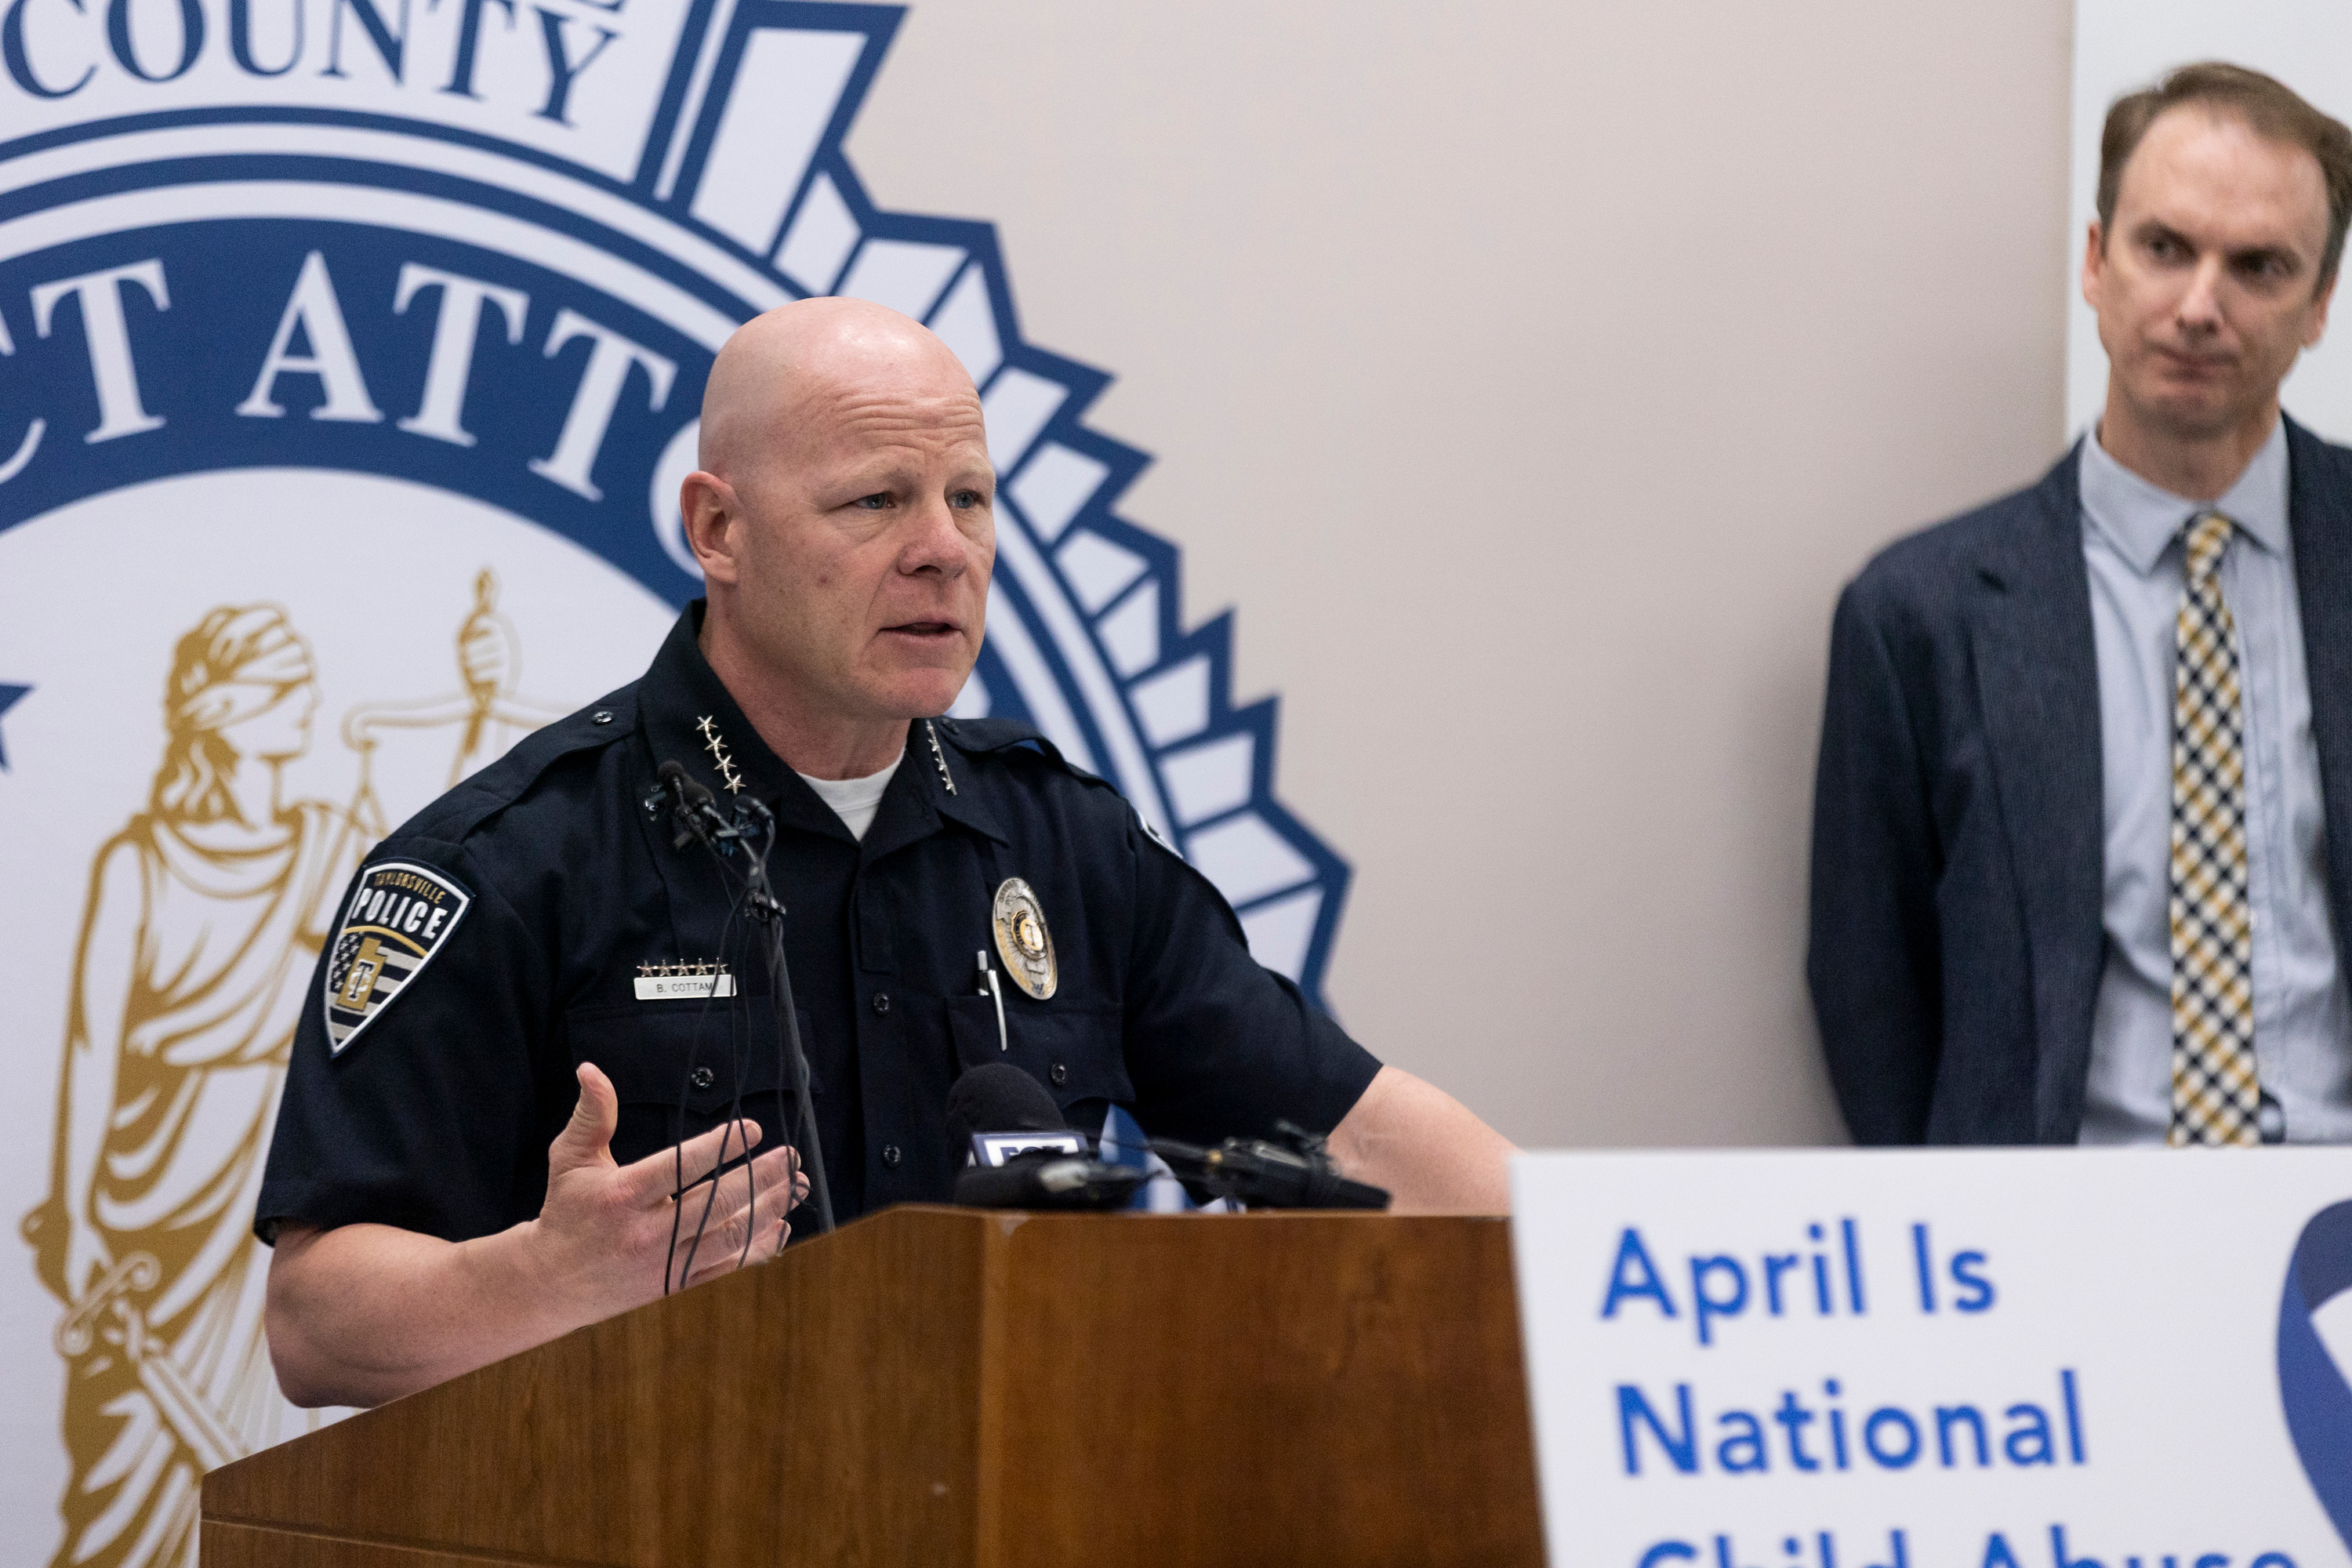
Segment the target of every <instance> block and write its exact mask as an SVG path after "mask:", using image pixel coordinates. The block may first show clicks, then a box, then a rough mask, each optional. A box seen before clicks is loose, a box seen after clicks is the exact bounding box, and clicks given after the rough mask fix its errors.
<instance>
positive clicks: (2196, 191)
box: [2083, 103, 2334, 441]
mask: <svg viewBox="0 0 2352 1568" xmlns="http://www.w3.org/2000/svg"><path fill="white" fill-rule="evenodd" d="M2326 239H2327V190H2326V184H2325V183H2324V181H2323V180H2322V178H2321V175H2320V172H2319V161H2318V160H2317V159H2315V158H2314V157H2313V156H2312V155H2311V154H2310V153H2307V152H2305V151H2304V150H2303V149H2302V148H2300V147H2296V146H2294V145H2292V144H2291V143H2288V142H2273V141H2269V140H2267V139H2265V138H2263V137H2262V136H2259V135H2257V134H2256V133H2255V132H2253V130H2252V128H2251V127H2249V126H2248V125H2247V124H2246V123H2245V122H2244V121H2242V120H2240V119H2238V118H2237V117H2236V116H2234V115H2232V114H2229V113H2227V112H2215V111H2212V110H2208V109H2207V108H2206V107H2205V106H2202V105H2199V104H2193V103H2192V104H2183V105H2181V106H2179V107H2178V108H2174V109H2170V110H2166V111H2165V112H2164V113H2162V114H2160V115H2158V117H2157V119H2156V121H2155V123H2154V124H2152V125H2150V126H2149V127H2148V128H2147V133H2146V134H2145V135H2144V136H2142V137H2141V139H2140V143H2139V146H2138V147H2137V149H2136V150H2135V151H2134V152H2133V153H2132V155H2131V159H2130V161H2129V162H2127V163H2126V164H2125V165H2124V174H2123V180H2122V184H2121V186H2120V188H2119V189H2118V190H2117V192H2116V210H2115V215H2114V217H2113V220H2112V223H2111V226H2110V227H2109V228H2108V230H2107V232H2105V234H2102V233H2101V232H2100V229H2099V226H2098V225H2097V224H2095V223H2094V224H2093V225H2092V226H2091V239H2090V246H2089V248H2088V251H2087V253H2086V254H2085V255H2084V259H2083V297H2084V299H2085V300H2089V301H2090V303H2091V306H2092V308H2093V309H2094V310H2096V311H2097V312H2098V315H2099V342H2101V343H2102V344H2103V345H2105V348H2106V351H2107V363H2108V367H2109V391H2110V395H2111V396H2113V397H2118V398H2120V399H2121V400H2122V401H2123V402H2124V404H2125V405H2126V412H2127V413H2128V414H2129V416H2131V417H2132V418H2133V419H2135V420H2136V421H2137V422H2138V423H2139V424H2141V425H2142V426H2145V427H2146V428H2147V430H2148V431H2149V432H2150V433H2151V434H2154V435H2158V436H2160V437H2170V438H2173V439H2178V440H2188V441H2194V440H2203V439H2210V438H2213V437H2219V436H2221V435H2223V434H2226V433H2227V432H2230V431H2231V430H2235V429H2239V428H2242V427H2243V426H2245V425H2247V424H2248V423H2249V422H2251V421H2253V420H2256V419H2262V420H2265V421H2266V420H2267V418H2268V417H2269V414H2270V410H2271V408H2272V406H2273V402H2274V400H2275V398H2276V397H2277V395H2278V385H2279V383H2280V382H2282V381H2284V379H2285V378H2286V374H2287V372H2288V371H2289V370H2292V369H2293V368H2294V360H2295V355H2296V354H2297V353H2300V352H2301V351H2302V350H2304V349H2305V348H2308V347H2310V346H2311V345H2313V344H2315V343H2316V342H2318V341H2319V335H2320V333H2321V332H2322V331H2324V330H2325V329H2326V325H2327V300H2328V296H2329V294H2330V293H2332V292H2333V290H2334V285H2333V280H2332V279H2331V281H2330V285H2329V288H2328V289H2324V290H2323V289H2318V288H2317V284H2318V280H2319V264H2320V258H2321V254H2322V252H2323V250H2324V248H2325V247H2326Z"/></svg>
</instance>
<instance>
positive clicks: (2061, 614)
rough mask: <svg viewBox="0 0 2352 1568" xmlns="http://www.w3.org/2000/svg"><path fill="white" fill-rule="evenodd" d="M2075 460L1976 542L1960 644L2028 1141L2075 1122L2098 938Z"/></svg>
mask: <svg viewBox="0 0 2352 1568" xmlns="http://www.w3.org/2000/svg"><path fill="white" fill-rule="evenodd" d="M2079 458H2080V448H2079V447H2078V448H2077V449H2076V450H2075V451H2073V452H2069V453H2068V454H2067V455H2066V457H2065V458H2063V460H2061V461H2060V463H2059V464H2058V466H2057V467H2056V468H2053V469H2052V470H2051V471H2050V473H2049V475H2048V477H2047V478H2045V479H2043V480H2042V483H2041V485H2040V486H2038V487H2037V488H2036V489H2035V490H2034V492H2033V500H2034V502H2035V504H2034V505H2033V506H2032V507H2031V508H2029V509H2026V510H2024V511H2022V512H2021V514H2019V516H2018V519H2017V521H2016V523H2015V525H2013V526H2012V527H2011V528H2010V529H2009V530H2007V531H2005V532H2004V533H2002V534H2001V535H1999V536H1997V537H1996V538H1994V539H1992V540H1990V541H1988V542H1987V544H1986V548H1985V550H1984V552H1983V554H1982V555H1981V557H1980V558H1979V562H1978V566H1977V582H1976V584H1974V588H1975V590H1976V591H1975V594H1974V595H1973V602H1972V605H1971V609H1972V612H1973V613H1972V616H1971V622H1972V624H1971V638H1970V642H1971V647H1972V650H1973V652H1974V655H1975V662H1976V675H1977V695H1978V700H1979V702H1980V703H1981V704H1982V705H1983V712H1984V725H1985V735H1986V740H1987V743H1988V745H1989V746H1990V751H1991V757H1992V773H1993V779H1994V784H1995V788H1996V791H1997V794H1998V796H1999V799H2000V814H2001V825H2002V826H2003V827H2004V828H2005V829H2006V831H2007V835H2008V838H2009V847H2010V855H2011V871H2012V874H2013V875H2014V876H2015V878H2016V879H2017V887H2018V894H2019V898H2020V900H2021V903H2022V904H2023V906H2024V914H2025V934H2026V945H2027V950H2028V953H2029V960H2030V967H2031V974H2032V988H2033V1017H2034V1033H2035V1046H2036V1050H2035V1064H2036V1065H2035V1079H2036V1081H2035V1084H2034V1095H2033V1105H2034V1115H2033V1121H2034V1128H2033V1131H2034V1136H2035V1138H2036V1139H2037V1141H2041V1142H2073V1141H2074V1138H2075V1136H2076V1135H2077V1133H2078V1132H2079V1131H2080V1129H2081V1126H2082V1117H2083V1098H2084V1081H2085V1077H2086V1075H2087V1074H2088V1072H2089V1070H2090V1060H2091V1015H2092V1010H2093V1007H2094V1006H2095V1004H2096V1002H2097V1000H2098V987H2099V969H2100V963H2101V957H2102V954H2103V952H2104V951H2105V916H2104V908H2105V822H2104V817H2105V805H2104V788H2103V783H2104V781H2103V775H2102V767H2103V763H2102V757H2101V752H2100V748H2099V671H2098V648H2097V645H2096V642H2095V639H2094V637H2093V633H2092V629H2091V584H2090V573H2089V569H2088V568H2087V567H2085V566H2084V563H2083V531H2082V503H2081V500H2080V496H2079V492H2078V490H2077V487H2076V474H2077V471H2078V469H2077V464H2078V461H2079Z"/></svg>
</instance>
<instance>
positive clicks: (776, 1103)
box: [565, 996, 824, 1165]
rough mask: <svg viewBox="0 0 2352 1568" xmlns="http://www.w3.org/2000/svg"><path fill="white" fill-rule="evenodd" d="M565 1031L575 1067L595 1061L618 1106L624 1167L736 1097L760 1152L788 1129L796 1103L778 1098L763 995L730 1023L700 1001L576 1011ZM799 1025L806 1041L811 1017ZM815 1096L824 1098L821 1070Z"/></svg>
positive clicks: (617, 1140)
mask: <svg viewBox="0 0 2352 1568" xmlns="http://www.w3.org/2000/svg"><path fill="white" fill-rule="evenodd" d="M565 1025H566V1028H565V1034H566V1036H567V1037H569V1039H570V1041H571V1045H572V1060H573V1061H574V1062H593V1063H595V1064H596V1066H597V1067H598V1068H600V1069H602V1070H603V1072H604V1076H605V1077H606V1078H608V1079H612V1080H613V1089H614V1093H615V1094H616V1095H618V1096H619V1098H620V1101H621V1124H620V1129H619V1131H616V1132H615V1133H614V1136H613V1158H614V1160H616V1161H618V1162H619V1163H622V1164H624V1165H625V1164H628V1163H630V1162H632V1161H635V1160H641V1159H644V1158H645V1157H646V1155H648V1154H654V1153H658V1152H661V1151H662V1150H664V1149H667V1148H668V1147H669V1146H670V1145H671V1144H673V1143H676V1142H678V1141H679V1140H680V1139H682V1138H692V1137H694V1136H696V1135H697V1134H698V1133H702V1132H707V1131H709V1130H710V1129H711V1128H713V1127H716V1126H718V1125H719V1123H720V1122H721V1121H724V1120H725V1119H726V1115H727V1110H728V1108H729V1106H730V1105H731V1104H732V1103H733V1102H734V1100H735V1097H736V1095H737V1093H738V1092H739V1091H740V1094H741V1095H742V1100H743V1114H744V1115H745V1116H748V1117H750V1118H751V1120H752V1121H756V1122H758V1123H759V1124H760V1131H761V1134H762V1137H761V1142H762V1143H763V1144H767V1145H770V1146H772V1145H773V1143H774V1142H775V1140H776V1139H777V1138H778V1137H779V1136H780V1135H783V1134H786V1133H787V1132H788V1131H789V1129H788V1124H787V1121H786V1118H785V1116H784V1107H785V1106H786V1105H787V1104H788V1103H789V1100H788V1099H787V1098H786V1097H785V1096H783V1095H782V1094H780V1093H779V1087H780V1086H781V1085H782V1083H783V1082H784V1081H785V1079H784V1073H783V1063H782V1047H781V1045H780V1043H779V1041H778V1038H777V1033H776V1010H775V1008H774V1006H773V1005H771V1003H770V1002H769V1000H768V998H766V997H764V996H751V997H747V998H745V999H744V1000H743V1003H742V1004H741V1005H738V1006H737V1007H736V1008H734V1009H733V1010H732V1012H731V1016H730V1009H729V1008H727V1007H725V1006H723V1005H713V1006H706V1005H704V1004H703V1003H701V1002H698V1001H679V1002H675V1003H642V1002H641V1003H637V1004H635V1005H623V1006H619V1007H583V1008H575V1009H574V1010H572V1012H570V1013H568V1014H567V1015H565ZM800 1025H801V1037H802V1038H803V1039H806V1038H807V1037H808V1033H809V1018H808V1013H807V1011H806V1009H801V1010H800ZM739 1070H740V1086H739V1080H738V1077H737V1075H738V1072H739ZM809 1089H810V1091H811V1092H812V1093H816V1094H821V1093H823V1092H824V1086H823V1085H822V1084H821V1083H819V1082H818V1081H817V1079H816V1075H815V1073H814V1070H812V1072H811V1073H810V1076H809ZM681 1104H683V1105H684V1107H685V1117H684V1120H683V1121H680V1118H679V1107H680V1105H681Z"/></svg>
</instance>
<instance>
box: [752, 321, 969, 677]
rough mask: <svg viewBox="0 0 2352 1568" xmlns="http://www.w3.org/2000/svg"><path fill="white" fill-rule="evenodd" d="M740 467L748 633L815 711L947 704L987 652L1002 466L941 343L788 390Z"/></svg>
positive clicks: (759, 653)
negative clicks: (996, 465)
mask: <svg viewBox="0 0 2352 1568" xmlns="http://www.w3.org/2000/svg"><path fill="white" fill-rule="evenodd" d="M761 436H762V439H761V443H760V448H761V449H760V451H759V453H758V455H757V457H756V458H754V459H753V460H751V462H750V463H749V464H747V465H746V467H745V468H744V469H743V471H741V472H740V473H739V474H738V475H736V477H735V478H734V480H733V485H734V490H735V495H736V500H737V502H738V509H739V515H738V516H737V518H736V519H734V520H733V521H732V522H731V525H730V531H732V532H733V533H734V535H735V552H734V559H735V574H736V577H737V582H736V586H737V588H738V590H739V593H738V604H739V606H740V620H741V623H742V627H743V631H744V633H745V640H746V642H747V643H748V644H749V645H750V648H751V652H752V653H753V655H754V657H755V658H757V659H758V660H759V662H760V663H761V665H762V666H763V667H764V668H766V669H767V670H768V671H769V672H771V673H772V674H774V675H775V676H777V677H778V678H779V679H781V680H782V681H783V682H784V684H785V685H786V686H787V687H788V688H789V689H791V690H792V691H793V694H794V697H795V699H796V700H797V701H798V702H800V703H802V704H804V705H805V706H806V710H808V711H809V712H810V713H811V714H812V715H822V716H824V717H826V718H830V719H837V720H845V721H872V720H885V719H891V720H895V719H918V718H924V717H928V716H929V715H931V714H936V713H941V712H944V711H946V710H947V707H948V705H949V704H950V703H951V702H953V701H954V700H955V698H956V694H957V692H959V691H960V690H961V689H962V687H963V683H964V680H965V678H966V677H968V676H969V675H970V674H971V667H972V661H973V660H974V659H976V658H978V657H979V655H980V643H981V636H982V631H983V630H984V627H985V620H986V615H987V607H988V579H989V573H990V571H991V569H992V566H993V565H994V563H995V560H996V522H995V513H994V507H995V497H996V476H995V473H994V470H993V469H992V468H991V467H990V465H989V460H988V444H987V439H986V437H985V436H984V434H983V433H982V426H981V413H980V399H979V397H978V395H976V394H974V392H973V391H972V387H971V381H970V380H969V379H968V378H967V377H965V376H964V374H962V371H961V368H960V367H959V366H957V365H956V363H955V362H954V361H953V360H952V359H951V358H950V357H949V356H948V355H947V354H946V353H945V352H944V350H941V351H940V352H939V353H924V352H920V348H919V345H918V347H917V349H916V350H913V351H910V352H907V353H890V354H887V355H884V356H880V357H877V358H875V359H870V360H865V361H860V362H857V363H856V364H855V365H854V366H853V367H852V368H849V369H845V370H844V371H842V372H840V373H839V374H831V375H827V376H824V377H821V378H816V379H814V382H813V384H811V385H809V386H808V387H807V388H806V389H805V390H803V391H802V392H801V394H800V395H797V396H794V397H791V398H788V399H785V400H783V401H782V402H781V403H780V404H779V405H777V406H776V408H775V411H774V414H773V416H772V418H771V420H770V421H769V422H768V424H767V426H766V427H765V428H764V429H763V430H762V432H761Z"/></svg>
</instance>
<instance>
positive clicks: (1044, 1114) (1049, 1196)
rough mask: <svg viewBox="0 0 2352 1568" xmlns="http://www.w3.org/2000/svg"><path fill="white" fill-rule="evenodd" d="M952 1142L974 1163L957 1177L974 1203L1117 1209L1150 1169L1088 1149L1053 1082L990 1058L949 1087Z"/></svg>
mask: <svg viewBox="0 0 2352 1568" xmlns="http://www.w3.org/2000/svg"><path fill="white" fill-rule="evenodd" d="M948 1146H949V1150H950V1153H951V1155H963V1156H964V1157H966V1158H967V1159H969V1160H970V1161H971V1163H970V1164H968V1165H967V1166H966V1167H965V1168H964V1170H963V1172H962V1173H961V1174H960V1175H958V1176H957V1177H956V1184H955V1201H956V1202H957V1203H959V1204H961V1205H964V1206H965V1207H967V1208H989V1209H1115V1208H1121V1207H1124V1206H1125V1205H1126V1204H1127V1201H1128V1200H1129V1198H1131V1197H1133V1196H1134V1195H1135V1189H1136V1188H1137V1187H1139V1186H1140V1185H1142V1184H1143V1180H1144V1173H1143V1172H1141V1171H1139V1170H1137V1169H1135V1168H1134V1167H1132V1166H1129V1165H1110V1164H1106V1163H1103V1162H1102V1161H1100V1160H1097V1159H1095V1158H1094V1157H1093V1156H1092V1155H1090V1154H1089V1153H1088V1152H1087V1144H1086V1140H1085V1139H1084V1138H1082V1137H1081V1136H1079V1135H1078V1134H1077V1133H1076V1132H1074V1131H1070V1128H1069V1125H1068V1124H1067V1123H1066V1122H1065V1121H1063V1120H1062V1112H1061V1108H1060V1107H1058V1106H1056V1105H1055V1103H1054V1097H1053V1096H1052V1095H1049V1094H1047V1093H1046V1092H1045V1086H1044V1085H1042V1084H1040V1083H1039V1082H1038V1081H1037V1080H1036V1079H1034V1078H1031V1077H1030V1076H1029V1075H1028V1074H1027V1073H1025V1072H1024V1071H1022V1070H1021V1069H1020V1068H1017V1067H1015V1066H1013V1064H1012V1063H1011V1062H986V1063H983V1064H982V1065H981V1066H979V1067H976V1068H972V1069H971V1071H970V1072H967V1073H965V1074H964V1075H963V1076H962V1077H961V1078H960V1079H956V1081H955V1084H954V1087H952V1088H951V1089H949V1090H948Z"/></svg>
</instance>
